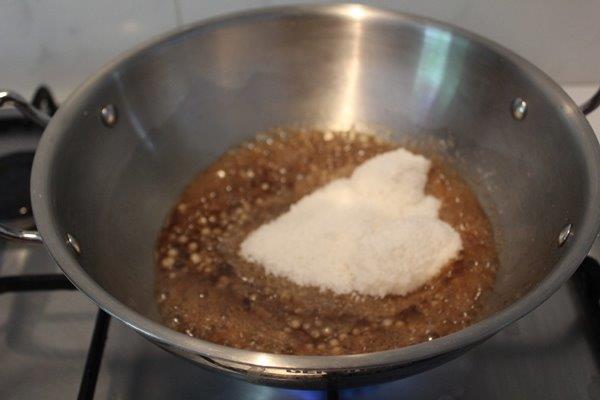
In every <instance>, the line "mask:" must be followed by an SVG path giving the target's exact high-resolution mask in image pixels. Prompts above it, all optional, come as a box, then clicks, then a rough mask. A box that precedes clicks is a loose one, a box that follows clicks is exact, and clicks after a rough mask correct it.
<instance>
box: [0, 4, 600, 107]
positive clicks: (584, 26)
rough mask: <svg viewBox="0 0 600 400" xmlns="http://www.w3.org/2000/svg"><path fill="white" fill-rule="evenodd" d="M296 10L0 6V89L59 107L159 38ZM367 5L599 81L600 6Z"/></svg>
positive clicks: (567, 79)
mask: <svg viewBox="0 0 600 400" xmlns="http://www.w3.org/2000/svg"><path fill="white" fill-rule="evenodd" d="M320 2H321V3H326V2H327V1H323V0H321V1H320ZM293 3H296V2H293V1H286V0H225V1H216V0H215V1H198V0H128V1H118V0H103V1H83V0H52V1H50V0H47V1H45V0H0V87H3V88H14V89H17V90H18V91H21V92H22V93H24V94H26V95H29V94H30V93H31V92H32V90H33V88H34V87H35V86H36V85H37V84H39V83H40V82H45V83H47V84H49V85H50V86H51V87H52V88H53V89H54V91H55V92H56V93H57V94H58V96H59V98H64V97H65V96H66V95H67V94H68V93H69V92H70V91H72V90H73V89H74V88H75V87H76V86H77V84H78V83H80V82H81V81H83V80H84V79H85V77H87V76H88V75H90V74H91V73H93V72H94V71H95V70H96V69H98V68H99V67H100V66H101V65H102V64H104V63H105V62H106V61H108V60H109V59H111V58H112V57H114V56H116V55H117V54H119V53H121V52H123V51H124V50H126V49H128V48H130V47H131V46H133V45H135V44H137V43H139V42H141V41H143V40H145V39H148V38H150V37H152V36H155V35H156V34H158V33H161V32H164V31H166V30H169V29H173V28H176V27H177V26H180V25H182V24H185V23H190V22H193V21H196V20H198V19H202V18H206V17H209V16H214V15H218V14H222V13H226V12H231V11H236V10H242V9H247V8H256V7H262V6H269V5H278V4H293ZM313 3H314V1H313ZM364 3H366V4H371V5H375V6H380V7H385V8H391V9H396V10H400V11H406V12H410V13H415V14H421V15H425V16H430V17H433V18H437V19H440V20H443V21H447V22H450V23H452V24H455V25H458V26H461V27H463V28H466V29H469V30H472V31H475V32H477V33H479V34H482V35H484V36H487V37H489V38H491V39H493V40H495V41H497V42H499V43H501V44H503V45H504V46H507V47H509V48H511V49H513V50H514V51H516V52H517V53H519V54H521V55H522V56H524V57H525V58H527V59H529V60H531V61H532V62H534V63H535V64H537V65H538V66H539V67H540V68H542V69H543V70H545V71H546V72H547V73H549V74H550V75H551V76H552V77H553V78H554V79H556V80H558V81H559V82H561V83H587V82H595V81H597V80H600V46H598V44H599V43H600V0H571V1H566V0H520V1H518V0H446V1H441V0H440V1H435V0H414V1H407V0H396V1H392V0H380V1H376V0H372V1H365V2H364Z"/></svg>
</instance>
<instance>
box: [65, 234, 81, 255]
mask: <svg viewBox="0 0 600 400" xmlns="http://www.w3.org/2000/svg"><path fill="white" fill-rule="evenodd" d="M67 244H68V245H69V246H71V248H72V249H73V250H74V251H75V253H77V254H81V246H80V245H79V242H78V241H77V239H75V236H73V235H71V234H70V233H67Z"/></svg>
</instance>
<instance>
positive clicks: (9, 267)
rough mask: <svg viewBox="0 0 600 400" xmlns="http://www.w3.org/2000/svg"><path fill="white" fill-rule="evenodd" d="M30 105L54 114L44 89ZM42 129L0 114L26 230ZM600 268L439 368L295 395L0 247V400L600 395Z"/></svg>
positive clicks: (1, 168) (10, 208)
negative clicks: (178, 341) (171, 340)
mask: <svg viewBox="0 0 600 400" xmlns="http://www.w3.org/2000/svg"><path fill="white" fill-rule="evenodd" d="M36 99H37V105H38V106H40V107H45V109H46V111H47V112H49V113H53V112H54V111H56V103H55V102H54V101H52V98H51V96H50V94H49V91H48V90H47V89H45V88H42V89H41V90H40V91H38V92H37V94H36ZM40 134H41V132H40V130H39V129H38V128H37V127H35V126H33V125H31V124H28V123H26V122H24V121H23V120H21V119H20V118H18V116H17V115H16V114H13V113H10V112H8V113H3V114H0V187H2V188H7V190H2V191H1V192H0V220H2V221H4V222H6V221H9V222H10V223H12V224H16V225H20V226H27V225H31V224H32V219H31V218H30V206H29V195H28V180H29V171H30V166H31V161H32V154H33V151H34V150H35V146H36V144H37V141H38V140H39V137H40ZM599 268H600V267H599V266H598V264H597V263H596V261H594V260H593V259H591V258H587V259H586V260H585V261H584V262H583V263H582V265H581V266H580V268H579V269H578V271H577V272H576V273H575V275H574V276H573V277H572V278H571V279H570V280H569V281H568V282H567V284H565V285H564V286H563V287H562V288H561V289H560V290H559V291H558V292H557V293H556V294H554V295H553V296H552V297H551V298H550V299H549V300H548V301H547V302H546V303H544V304H543V305H542V306H540V307H539V308H538V309H536V310H535V311H533V312H532V313H530V314H529V315H527V316H526V317H524V318H522V319H521V320H520V321H517V322H515V323H514V324H512V325H510V326H508V327H507V328H505V329H504V330H503V331H501V332H500V333H499V334H497V335H496V336H495V337H493V338H491V339H490V340H488V341H487V342H485V343H484V344H482V345H480V346H478V347H476V348H475V349H473V350H472V351H470V352H468V353H467V354H465V355H464V356H462V357H459V358H458V359H456V360H453V361H451V362H449V363H447V364H445V365H442V366H440V367H438V368H435V369H433V370H430V371H427V372H424V373H421V374H419V375H416V376H413V377H410V378H406V379H403V380H399V381H396V382H391V383H386V384H382V385H378V386H371V387H364V388H358V389H346V390H341V391H337V390H335V389H332V390H330V391H329V392H326V391H301V390H284V389H277V388H268V387H262V386H257V385H253V384H249V383H246V382H243V381H238V380H235V379H232V378H229V377H225V376H222V375H219V374H217V373H214V372H208V371H205V370H203V369H201V368H199V367H195V366H193V365H191V364H190V363H189V362H187V361H185V360H183V359H180V358H178V357H176V356H174V355H172V354H169V353H167V352H164V351H162V350H160V349H158V348H157V347H156V346H154V345H152V344H150V343H149V342H147V341H146V340H145V339H143V338H141V337H140V336H138V335H137V334H135V333H134V332H133V331H132V330H131V329H129V328H127V327H126V326H124V325H122V324H120V323H112V324H110V317H109V316H108V315H107V314H105V313H104V312H102V311H94V308H93V306H91V305H89V304H87V303H86V301H85V300H83V295H81V294H79V293H77V292H75V291H73V290H72V289H73V287H72V286H71V284H70V283H69V282H68V281H67V280H66V278H65V277H64V276H63V275H62V274H60V272H59V271H58V270H57V268H56V267H55V266H54V265H53V264H52V262H51V261H50V260H49V258H48V257H47V255H46V254H45V251H44V250H43V249H42V248H34V247H27V246H24V245H15V244H4V243H0V294H2V295H3V296H0V355H1V356H0V371H1V372H0V398H2V399H12V398H14V399H17V398H19V399H22V398H45V399H64V398H74V397H76V396H77V393H79V395H78V396H79V397H78V398H80V399H92V398H94V399H121V398H124V399H129V398H131V399H141V398H143V399H164V398H186V399H187V398H206V399H234V398H235V399H242V398H243V399H332V398H339V399H397V398H407V399H412V398H418V399H437V400H451V399H482V398H485V399H538V398H540V399H545V400H549V399H572V398H584V399H600V304H599V299H600V269H599ZM65 291H71V293H65ZM74 303H82V304H83V306H82V307H83V308H84V309H85V311H83V312H82V311H81V310H79V309H77V310H74V309H73V304H74ZM49 310H50V311H49ZM94 315H96V317H95V322H94ZM63 346H66V347H67V348H70V346H75V347H76V348H77V349H83V351H75V352H74V351H71V350H69V349H67V350H65V349H63V348H62V347H63ZM55 347H56V348H58V350H57V349H56V348H55Z"/></svg>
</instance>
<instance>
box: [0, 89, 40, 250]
mask: <svg viewBox="0 0 600 400" xmlns="http://www.w3.org/2000/svg"><path fill="white" fill-rule="evenodd" d="M7 105H11V106H13V107H14V108H16V109H17V110H19V112H20V113H21V114H23V116H24V117H25V118H27V119H28V120H30V121H31V122H33V123H34V124H36V125H38V126H40V127H42V128H45V127H46V125H48V122H50V117H49V116H48V115H46V114H44V113H43V112H42V111H40V110H38V109H37V108H35V107H33V106H32V105H31V104H29V103H28V102H27V101H26V100H25V99H24V98H23V96H21V95H19V94H18V93H15V92H12V91H10V90H0V108H2V107H5V106H7ZM0 238H3V239H8V240H14V241H19V242H25V243H42V237H41V236H40V234H39V232H38V231H27V230H18V229H13V228H10V227H8V226H6V225H3V224H0Z"/></svg>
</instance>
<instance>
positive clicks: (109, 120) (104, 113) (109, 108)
mask: <svg viewBox="0 0 600 400" xmlns="http://www.w3.org/2000/svg"><path fill="white" fill-rule="evenodd" d="M100 117H101V118H102V122H104V125H106V126H107V127H109V128H111V127H113V126H114V125H115V124H116V123H117V108H116V107H115V106H113V105H112V104H107V105H105V106H104V107H102V109H101V110H100Z"/></svg>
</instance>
